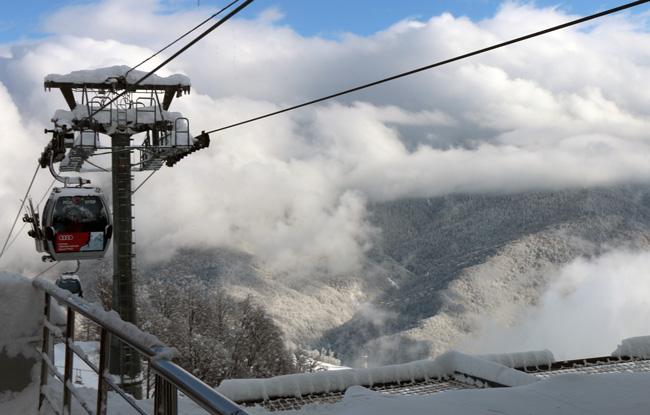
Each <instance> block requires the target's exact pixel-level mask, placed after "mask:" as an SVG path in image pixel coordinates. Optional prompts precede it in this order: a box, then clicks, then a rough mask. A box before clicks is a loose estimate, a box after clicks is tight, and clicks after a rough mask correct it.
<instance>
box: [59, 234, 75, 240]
mask: <svg viewBox="0 0 650 415" xmlns="http://www.w3.org/2000/svg"><path fill="white" fill-rule="evenodd" d="M57 239H58V240H59V241H71V240H73V239H74V236H73V235H59V236H58V238H57Z"/></svg>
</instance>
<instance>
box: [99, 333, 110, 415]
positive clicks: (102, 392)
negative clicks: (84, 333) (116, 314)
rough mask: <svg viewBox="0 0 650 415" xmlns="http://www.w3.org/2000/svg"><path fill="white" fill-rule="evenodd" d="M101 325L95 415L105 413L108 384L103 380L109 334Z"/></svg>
mask: <svg viewBox="0 0 650 415" xmlns="http://www.w3.org/2000/svg"><path fill="white" fill-rule="evenodd" d="M100 327H101V332H100V333H101V334H100V337H99V379H98V381H97V415H106V408H107V406H108V384H107V383H106V381H105V380H104V375H105V374H106V373H108V372H107V371H106V365H107V364H108V361H109V354H110V351H111V335H110V334H109V333H108V330H106V328H104V327H103V326H100Z"/></svg>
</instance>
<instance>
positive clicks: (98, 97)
mask: <svg viewBox="0 0 650 415" xmlns="http://www.w3.org/2000/svg"><path fill="white" fill-rule="evenodd" d="M45 89H46V90H51V89H59V90H60V91H61V93H62V94H63V97H64V99H65V101H66V102H67V104H68V107H69V110H58V111H56V112H55V114H54V116H53V118H52V121H53V122H54V128H53V129H52V130H46V131H45V132H46V133H52V139H51V141H50V142H49V143H48V145H47V146H46V147H45V150H44V151H43V153H42V154H41V158H40V159H39V163H40V165H41V167H48V166H49V167H50V169H51V170H52V172H53V174H55V177H56V173H55V172H54V170H53V167H52V166H53V164H54V163H59V171H60V172H61V173H63V172H83V171H93V169H88V168H87V166H85V164H91V165H93V166H95V165H94V164H93V163H86V162H87V160H88V158H89V157H91V156H92V155H93V154H95V152H97V151H98V150H107V151H110V152H111V168H110V172H111V175H112V205H113V206H112V207H113V221H112V222H113V227H112V239H113V296H112V301H113V305H112V308H113V309H114V310H115V311H117V312H118V313H119V315H120V316H121V318H122V320H124V321H127V322H130V323H133V324H137V316H136V305H135V290H134V279H135V270H134V261H133V259H134V256H135V254H134V249H133V245H134V241H133V219H134V218H133V203H132V193H133V191H132V178H133V176H132V174H133V172H137V171H155V170H158V169H160V168H161V167H162V166H163V165H167V166H170V167H171V166H173V165H174V164H176V163H177V162H178V161H179V160H180V159H182V158H183V157H185V156H187V155H188V154H190V153H192V152H194V151H197V150H200V149H202V148H205V147H208V146H209V136H208V135H207V134H206V133H202V134H201V135H199V136H196V137H193V136H192V135H191V134H190V132H189V120H188V119H187V118H184V117H183V116H182V115H181V114H179V113H172V112H169V111H168V110H169V107H170V105H171V103H172V100H173V99H174V97H181V96H182V95H183V94H188V93H189V92H190V82H189V79H188V78H187V77H185V76H183V75H172V76H169V77H166V78H163V77H160V76H157V75H149V76H147V74H145V73H144V72H140V71H134V70H131V69H130V68H128V67H126V66H115V67H111V68H105V69H99V70H90V71H77V72H72V73H71V74H69V75H48V76H47V77H46V78H45ZM101 136H108V137H110V145H102V143H101V140H100V137H101ZM134 136H139V137H142V141H141V142H140V143H135V139H134ZM96 170H97V169H95V170H94V171H96ZM59 180H60V181H64V184H65V185H66V187H67V186H68V184H69V183H68V182H71V183H77V185H78V186H79V187H81V186H82V185H83V184H86V183H88V181H87V180H83V179H81V178H74V179H71V178H65V180H61V179H59ZM35 221H36V222H38V216H36V219H35ZM43 222H44V226H43V232H42V235H45V234H46V231H47V229H45V228H46V226H45V218H43ZM36 225H37V224H36ZM36 227H37V226H36ZM52 233H53V231H52V230H50V234H52ZM37 234H39V236H40V233H39V232H37ZM32 236H33V235H32ZM108 237H109V238H110V235H109V236H108ZM43 238H45V236H43ZM38 246H39V241H38V238H37V247H38ZM41 246H43V245H42V243H41ZM52 252H54V250H53V251H52ZM55 255H56V254H53V255H52V257H54V258H53V259H54V260H58V258H56V257H55ZM68 255H70V254H68ZM65 259H77V258H74V255H72V258H65ZM81 259H84V258H83V257H81ZM109 372H110V373H111V374H113V375H116V376H117V377H118V378H119V379H120V383H121V385H122V387H123V388H124V389H125V390H126V391H127V392H129V393H132V394H133V395H134V396H135V397H136V398H138V397H140V396H141V394H142V388H141V383H142V375H141V370H140V360H139V357H138V356H137V354H136V352H135V351H133V350H132V349H130V348H128V347H126V346H122V345H121V343H119V342H117V341H114V342H113V343H112V344H111V356H110V365H109Z"/></svg>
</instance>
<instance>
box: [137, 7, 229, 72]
mask: <svg viewBox="0 0 650 415" xmlns="http://www.w3.org/2000/svg"><path fill="white" fill-rule="evenodd" d="M238 1H239V0H234V1H233V2H232V3H230V4H229V5H227V6H226V7H224V8H223V9H221V10H219V11H218V12H216V13H215V14H213V15H212V16H210V17H208V18H207V19H205V20H204V21H202V22H201V23H199V24H198V25H196V26H195V27H194V28H193V29H191V30H189V31H187V32H186V33H185V34H184V35H183V36H181V37H179V38H178V39H176V40H175V41H173V42H172V43H170V44H169V45H167V46H165V47H164V48H162V49H160V50H159V51H158V52H156V53H154V54H153V55H151V56H149V57H148V58H147V59H145V60H143V61H142V62H140V63H139V64H137V65H135V66H134V67H133V68H131V69H129V70H128V71H127V72H126V73H125V74H124V76H125V77H126V76H127V75H128V74H129V72H131V71H133V70H135V69H137V68H139V67H140V66H142V65H144V64H145V63H147V62H149V61H150V60H151V59H153V58H155V57H156V56H158V55H160V54H161V53H162V52H164V51H165V50H167V49H169V48H170V47H171V46H173V45H175V44H176V43H178V42H179V41H181V40H182V39H183V38H185V37H186V36H188V35H189V34H190V33H192V32H194V31H195V30H197V29H198V28H199V27H201V26H203V25H204V24H206V23H207V22H209V21H210V20H212V19H214V18H215V17H217V16H219V15H220V14H221V13H223V12H224V11H226V10H228V9H229V8H230V6H232V5H233V4H235V3H237V2H238Z"/></svg>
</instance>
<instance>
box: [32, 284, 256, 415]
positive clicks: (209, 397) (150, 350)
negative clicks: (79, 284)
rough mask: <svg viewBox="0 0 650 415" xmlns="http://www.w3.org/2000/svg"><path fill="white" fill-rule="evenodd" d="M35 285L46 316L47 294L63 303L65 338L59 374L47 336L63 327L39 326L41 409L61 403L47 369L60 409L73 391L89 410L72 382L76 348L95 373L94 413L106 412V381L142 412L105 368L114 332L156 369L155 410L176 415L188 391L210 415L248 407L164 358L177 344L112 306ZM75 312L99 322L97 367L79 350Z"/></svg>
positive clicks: (234, 414) (238, 413)
mask: <svg viewBox="0 0 650 415" xmlns="http://www.w3.org/2000/svg"><path fill="white" fill-rule="evenodd" d="M33 285H34V286H35V287H36V288H38V289H40V290H42V291H44V292H45V313H46V317H48V318H49V317H50V310H51V307H50V302H51V298H54V299H56V301H57V302H58V304H59V305H60V306H64V307H66V309H67V319H66V320H67V327H66V334H67V338H65V339H63V340H64V342H65V344H66V359H65V374H64V375H61V374H60V373H59V372H58V371H57V369H56V367H54V364H53V363H52V356H51V355H50V336H51V335H56V334H58V335H60V334H61V331H60V330H57V328H56V326H54V325H52V324H50V323H49V322H48V323H45V324H44V326H43V347H42V350H43V351H42V359H43V367H42V369H41V396H40V398H39V410H40V407H41V406H42V403H43V401H48V402H49V403H50V405H54V406H59V405H58V402H57V401H56V399H54V398H53V394H52V393H51V392H50V391H51V387H50V386H49V385H48V384H47V379H48V378H49V375H48V372H53V373H54V375H55V376H56V377H57V378H59V380H61V382H62V383H63V385H64V393H63V403H62V409H63V410H62V411H61V413H69V411H70V396H71V395H72V396H75V398H76V399H77V400H78V401H79V403H80V404H81V406H82V407H83V408H84V409H86V411H87V412H88V413H89V414H92V412H91V411H90V409H89V405H88V404H87V403H86V402H84V401H83V398H82V397H81V396H80V395H79V394H77V392H76V389H75V387H74V385H73V384H72V382H70V378H71V374H72V361H73V359H72V353H75V354H77V355H78V356H79V357H80V358H82V360H84V362H85V363H86V364H88V366H89V367H90V368H91V369H92V370H94V371H95V372H96V373H97V374H98V375H99V380H98V388H97V412H96V413H97V414H98V415H105V414H106V413H107V400H106V399H107V396H106V391H107V390H108V389H107V388H108V387H109V386H110V388H111V389H113V390H115V392H117V394H118V395H120V396H122V397H123V398H124V399H125V400H126V401H127V402H128V403H129V404H130V405H131V406H132V407H133V408H134V409H135V410H136V411H137V412H138V413H140V414H146V412H144V410H143V409H142V408H140V406H139V405H138V404H137V402H135V401H134V400H133V399H132V398H131V397H130V396H128V395H127V394H126V393H124V391H122V390H121V388H120V387H119V386H118V385H116V384H115V382H113V379H112V376H111V375H110V374H108V372H107V370H106V365H107V363H108V362H107V361H106V360H107V356H108V353H107V351H108V348H109V346H110V337H111V336H115V337H117V338H118V339H120V340H121V341H122V342H124V343H126V344H127V345H129V346H131V347H133V348H134V349H135V350H137V351H138V352H140V353H141V354H142V355H143V356H144V357H145V358H146V359H148V361H149V367H150V368H151V370H152V371H153V372H154V373H155V377H156V382H155V383H156V391H157V393H156V399H155V401H154V412H155V413H156V415H175V414H177V413H178V408H177V396H176V395H177V391H180V392H181V393H183V394H184V395H186V396H187V397H188V398H190V399H191V400H193V401H194V402H195V403H197V404H198V405H200V406H201V407H202V408H203V409H205V410H206V411H207V412H208V413H210V414H219V415H247V413H246V411H244V410H243V409H241V408H240V407H238V406H237V405H236V404H235V403H233V402H232V401H230V400H229V399H227V398H226V397H224V396H222V395H221V394H219V393H218V392H217V391H215V390H214V389H212V388H210V387H209V386H208V385H206V384H205V383H203V382H201V381H200V380H199V379H197V378H196V377H194V376H193V375H191V374H190V373H188V372H187V371H185V370H184V369H182V368H181V367H180V366H178V365H176V364H174V363H172V362H170V361H169V360H167V359H172V358H174V357H177V356H178V351H177V350H176V349H174V348H169V347H167V346H166V345H165V344H164V343H163V342H161V341H160V340H158V338H156V337H155V336H153V335H151V334H149V333H145V332H143V331H142V330H140V329H138V328H137V327H136V326H135V325H133V324H131V323H128V322H125V321H123V320H122V319H121V318H120V317H119V315H118V314H117V313H116V312H115V311H112V310H111V311H105V310H104V309H103V308H102V307H101V306H100V305H99V304H89V303H87V302H86V301H84V300H83V299H80V298H79V297H76V296H73V295H72V294H71V293H70V292H69V291H66V290H63V289H61V288H59V287H57V286H55V285H53V284H51V283H49V282H48V281H45V280H43V279H40V278H36V279H35V280H33ZM75 313H80V314H82V315H83V316H85V317H86V318H88V319H89V320H91V321H92V322H94V323H95V324H98V325H99V326H100V328H101V341H100V353H99V354H100V362H99V368H98V367H96V366H95V365H94V364H92V363H91V362H90V361H89V360H88V359H87V356H85V354H84V353H83V350H81V349H80V348H78V347H76V345H75V344H74V335H73V333H74V314H75Z"/></svg>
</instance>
